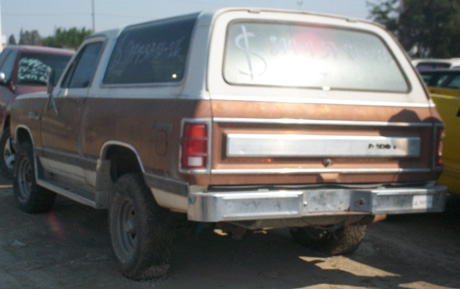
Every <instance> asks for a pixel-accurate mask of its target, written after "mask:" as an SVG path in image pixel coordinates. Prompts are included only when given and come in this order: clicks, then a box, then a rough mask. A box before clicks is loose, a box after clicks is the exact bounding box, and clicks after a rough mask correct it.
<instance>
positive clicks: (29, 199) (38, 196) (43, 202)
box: [13, 142, 56, 213]
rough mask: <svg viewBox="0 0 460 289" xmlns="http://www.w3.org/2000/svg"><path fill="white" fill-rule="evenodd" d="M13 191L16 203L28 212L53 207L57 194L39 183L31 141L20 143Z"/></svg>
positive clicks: (47, 209) (36, 211) (43, 210)
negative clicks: (36, 176)
mask: <svg viewBox="0 0 460 289" xmlns="http://www.w3.org/2000/svg"><path fill="white" fill-rule="evenodd" d="M13 192H14V198H15V201H16V205H17V207H18V208H19V209H21V210H22V211H24V212H26V213H42V212H47V211H49V210H50V209H51V207H52V206H53V204H54V200H55V199H56V194H55V193H53V192H50V191H48V190H46V189H44V188H42V187H40V186H38V185H37V183H36V179H35V169H34V153H33V149H32V145H31V144H30V143H27V142H26V143H22V144H20V145H19V148H18V151H17V153H16V164H15V166H14V179H13Z"/></svg>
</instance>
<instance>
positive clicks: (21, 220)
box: [0, 178, 460, 289]
mask: <svg viewBox="0 0 460 289" xmlns="http://www.w3.org/2000/svg"><path fill="white" fill-rule="evenodd" d="M5 288H8V289H9V288H21V289H22V288H26V289H27V288H31V289H34V288H110V289H114V288H175V289H176V288H213V289H214V288H242V289H244V288H276V289H288V288H315V289H336V288H346V289H350V288H408V289H421V288H427V289H428V288H429V289H437V288H460V199H459V198H453V197H452V198H449V201H448V206H447V209H446V212H445V213H443V214H423V215H402V216H392V217H391V218H389V219H387V220H385V221H384V222H380V223H377V224H373V225H371V226H369V227H368V231H367V235H366V238H365V240H364V241H363V243H362V245H361V246H360V248H359V249H358V250H357V251H356V252H355V253H354V254H352V255H347V256H339V257H328V256H326V255H324V254H322V253H318V252H316V251H314V250H312V249H309V248H304V247H301V246H300V245H297V244H295V243H294V242H293V241H292V239H291V237H290V235H289V233H288V232H287V231H286V230H273V231H268V232H258V233H252V234H248V235H247V236H245V237H244V238H243V239H242V240H241V241H234V240H231V238H229V237H228V236H222V235H219V234H216V233H215V232H213V230H212V229H205V230H203V231H202V232H201V233H199V234H191V233H190V231H189V230H188V229H181V230H179V232H178V236H177V238H176V241H175V243H174V254H173V260H172V266H171V270H170V273H169V274H168V275H167V276H166V277H164V278H161V279H159V280H152V281H142V282H134V281H130V280H128V279H126V278H124V277H123V276H122V275H121V274H119V273H118V271H117V270H116V267H115V263H114V258H113V256H112V252H111V248H110V240H109V235H108V230H107V213H106V212H105V211H97V210H94V209H92V208H88V207H85V206H82V205H80V204H77V203H74V202H72V201H69V200H66V199H64V198H61V197H58V198H57V201H56V204H55V206H54V209H53V210H52V211H51V212H50V213H47V214H39V215H28V214H25V213H22V212H20V211H19V210H18V209H16V208H15V204H14V201H13V196H12V186H11V182H10V181H7V180H4V179H1V178H0V289H5Z"/></svg>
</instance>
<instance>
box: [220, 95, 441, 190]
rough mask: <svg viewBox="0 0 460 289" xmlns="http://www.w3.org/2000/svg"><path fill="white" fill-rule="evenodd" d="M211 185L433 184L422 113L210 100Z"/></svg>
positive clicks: (431, 142) (427, 124) (430, 138)
mask: <svg viewBox="0 0 460 289" xmlns="http://www.w3.org/2000/svg"><path fill="white" fill-rule="evenodd" d="M212 110H213V127H212V136H213V137H212V158H211V175H212V176H211V183H212V184H213V185H224V184H225V185H229V184H230V185H231V184H247V185H250V184H286V185H287V184H323V183H324V184H326V183H329V184H330V183H342V184H346V183H348V184H358V183H360V184H364V183H392V182H419V181H426V180H429V179H433V180H434V179H435V178H436V177H437V174H436V173H434V170H433V169H434V147H435V134H434V130H435V127H436V126H435V125H434V123H433V122H432V121H431V113H430V109H429V108H409V109H408V108H401V107H378V106H352V105H330V104H304V103H295V104H294V103H275V102H273V103H271V102H244V101H226V100H212Z"/></svg>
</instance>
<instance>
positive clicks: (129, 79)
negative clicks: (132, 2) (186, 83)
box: [103, 15, 197, 84]
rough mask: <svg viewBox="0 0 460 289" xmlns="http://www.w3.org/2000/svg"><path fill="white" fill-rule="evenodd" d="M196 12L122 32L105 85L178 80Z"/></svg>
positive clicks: (107, 72) (105, 77)
mask: <svg viewBox="0 0 460 289" xmlns="http://www.w3.org/2000/svg"><path fill="white" fill-rule="evenodd" d="M196 17H197V15H191V16H187V17H183V18H180V19H177V18H176V19H169V20H165V21H159V22H150V23H146V24H140V25H135V26H131V27H128V28H126V29H125V30H123V32H122V33H121V34H120V36H119V38H118V40H117V44H116V45H115V48H114V51H113V53H112V56H111V57H110V62H109V65H108V67H107V70H106V73H105V76H104V80H103V83H104V84H142V83H162V82H179V81H181V80H182V78H183V76H184V70H185V63H186V59H187V53H188V48H189V43H190V38H191V34H192V31H193V27H194V24H195V20H196Z"/></svg>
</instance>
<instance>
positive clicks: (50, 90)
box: [46, 68, 56, 95]
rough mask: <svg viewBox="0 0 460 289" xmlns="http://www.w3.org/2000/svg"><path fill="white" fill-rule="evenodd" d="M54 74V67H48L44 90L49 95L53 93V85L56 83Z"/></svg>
mask: <svg viewBox="0 0 460 289" xmlns="http://www.w3.org/2000/svg"><path fill="white" fill-rule="evenodd" d="M55 76H56V72H55V71H54V69H52V68H50V69H49V70H48V76H47V78H46V92H48V94H49V95H51V94H52V93H53V89H54V86H55V85H56V83H55V81H54V79H55Z"/></svg>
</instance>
